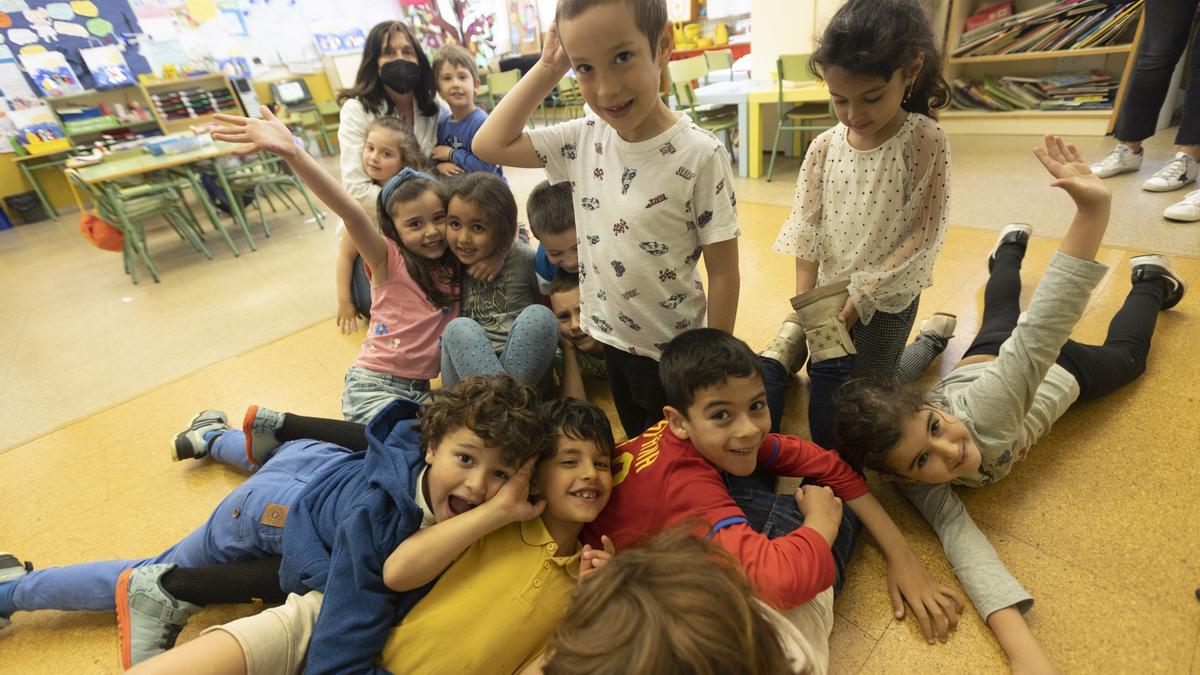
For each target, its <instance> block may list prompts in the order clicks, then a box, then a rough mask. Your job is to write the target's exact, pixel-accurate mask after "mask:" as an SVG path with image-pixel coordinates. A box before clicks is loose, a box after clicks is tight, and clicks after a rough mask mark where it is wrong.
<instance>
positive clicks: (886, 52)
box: [809, 0, 950, 117]
mask: <svg viewBox="0 0 1200 675" xmlns="http://www.w3.org/2000/svg"><path fill="white" fill-rule="evenodd" d="M931 26H932V23H931V22H930V20H929V14H928V13H927V12H926V11H925V6H924V4H923V3H922V2H921V1H920V0H849V2H847V3H846V4H844V5H842V7H841V9H839V10H838V11H837V13H836V14H834V15H833V18H832V19H830V21H829V25H828V26H826V27H825V33H824V34H823V35H822V36H821V41H820V44H819V45H818V47H817V51H815V52H813V55H812V58H811V59H810V60H809V69H810V70H812V72H813V74H814V75H816V76H817V77H821V71H822V70H825V69H828V68H830V67H832V66H837V67H838V68H842V69H845V70H847V71H849V72H851V73H855V74H857V75H871V76H875V77H879V78H882V79H884V80H890V79H891V78H892V74H893V73H895V72H896V69H897V68H901V69H903V68H907V67H908V66H909V64H911V63H913V62H914V61H916V59H917V56H918V55H919V54H924V55H925V62H924V63H923V64H922V66H921V71H920V72H919V73H918V74H917V78H916V80H914V81H913V86H912V91H911V92H909V96H908V98H907V99H906V100H905V101H904V103H903V104H902V107H903V108H904V109H905V110H907V111H909V112H915V113H921V114H922V115H928V116H930V117H932V116H933V111H934V110H935V109H937V108H944V107H946V105H947V104H948V103H949V102H950V86H949V85H948V84H946V79H945V78H944V77H942V57H941V52H940V51H939V50H938V47H937V44H936V43H935V42H934V38H933V30H932V27H931Z"/></svg>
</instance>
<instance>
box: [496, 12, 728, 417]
mask: <svg viewBox="0 0 1200 675" xmlns="http://www.w3.org/2000/svg"><path fill="white" fill-rule="evenodd" d="M560 36H561V40H562V41H561V43H560V42H559V39H560ZM670 53H671V31H670V26H669V24H668V22H667V11H666V4H665V2H664V0H559V3H558V13H557V17H556V25H555V26H552V27H551V28H550V30H549V31H548V32H547V33H546V41H545V44H544V45H543V49H542V58H541V60H540V61H538V63H537V64H536V65H535V66H534V67H533V68H532V69H531V70H530V71H529V73H528V74H526V75H525V76H524V77H522V78H521V81H520V82H519V83H518V84H517V86H516V87H515V88H514V89H513V90H512V91H511V92H509V93H508V95H506V96H505V97H504V99H503V100H502V101H501V102H500V104H499V105H498V106H497V107H496V109H495V110H493V111H492V113H491V115H490V116H489V117H488V120H487V122H485V123H484V125H483V127H481V128H480V130H479V132H478V133H477V134H476V135H475V140H474V143H473V149H474V151H475V154H476V155H477V156H479V157H481V158H483V159H484V160H485V161H489V162H493V163H496V164H501V165H504V166H520V167H529V168H533V167H539V166H541V167H545V169H546V173H547V174H548V176H549V178H550V181H551V182H554V183H558V182H562V181H569V182H570V183H571V185H572V193H573V197H574V210H575V226H576V230H577V232H578V234H579V280H580V303H581V310H582V311H581V314H582V318H583V327H584V330H585V331H587V333H588V334H590V335H591V336H592V337H594V338H596V339H597V340H599V341H600V342H602V343H604V345H605V361H606V362H607V367H608V381H609V385H610V387H611V388H612V394H613V401H614V403H615V404H616V407H617V413H618V415H619V416H620V418H621V425H622V426H623V427H624V429H625V433H626V435H627V436H628V437H630V438H633V437H634V436H637V435H638V434H640V433H641V432H642V431H644V430H645V429H647V428H648V427H650V426H651V425H652V424H654V423H656V422H658V421H659V420H660V419H662V408H663V404H664V397H663V391H662V386H661V385H660V384H659V381H658V358H659V355H660V354H661V352H662V348H663V347H664V346H665V345H666V344H667V342H669V341H670V340H671V338H673V337H675V336H676V335H678V334H679V333H681V332H683V331H685V330H687V329H689V328H696V327H700V326H704V325H708V326H712V327H714V328H720V329H722V330H725V331H728V332H732V331H733V324H734V318H735V317H736V315H737V301H738V290H739V289H738V284H739V277H738V256H737V237H738V235H739V234H740V231H739V229H738V225H737V215H736V213H735V210H734V206H735V199H734V195H733V184H732V180H733V172H732V171H731V169H730V166H729V158H728V156H727V155H726V154H725V149H724V147H723V146H722V145H721V143H720V141H718V140H717V138H716V137H715V136H713V135H712V134H711V133H709V132H707V131H705V130H703V129H701V128H700V127H698V126H697V125H696V124H695V123H694V122H693V121H692V120H691V118H689V117H688V116H687V115H682V114H680V113H675V112H672V111H671V110H670V109H668V108H667V106H666V105H665V104H664V103H663V101H662V99H661V98H660V97H659V82H660V78H661V76H662V69H663V67H664V66H665V65H666V63H667V60H668V59H669V57H670ZM570 68H574V70H575V75H576V77H577V78H578V80H579V88H580V91H581V93H582V94H583V97H584V99H585V100H586V101H587V103H588V105H589V106H590V107H591V109H592V110H593V111H594V113H593V114H591V115H589V116H587V117H586V118H584V119H579V120H573V121H570V122H565V123H562V124H557V125H553V126H551V127H547V128H542V129H533V130H529V131H526V130H525V123H526V120H528V119H529V116H530V115H531V114H532V113H533V111H534V110H536V108H537V106H538V105H539V104H540V103H541V101H542V100H543V99H544V98H545V97H546V95H548V94H549V93H550V91H551V90H552V89H553V88H554V86H555V85H557V84H558V82H559V81H560V80H561V79H562V78H563V76H564V75H566V73H567V70H568V69H570ZM701 257H703V258H704V262H705V268H706V269H707V271H708V294H709V297H708V298H706V297H705V292H704V285H703V284H702V283H701V281H700V278H699V273H698V270H697V263H698V262H699V261H700V258H701Z"/></svg>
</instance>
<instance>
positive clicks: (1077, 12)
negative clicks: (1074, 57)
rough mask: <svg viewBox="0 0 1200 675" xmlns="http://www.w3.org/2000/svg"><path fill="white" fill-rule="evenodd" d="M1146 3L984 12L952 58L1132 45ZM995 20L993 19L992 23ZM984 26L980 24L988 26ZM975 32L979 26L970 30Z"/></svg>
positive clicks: (1068, 1) (1066, 2)
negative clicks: (1014, 11) (1130, 43)
mask: <svg viewBox="0 0 1200 675" xmlns="http://www.w3.org/2000/svg"><path fill="white" fill-rule="evenodd" d="M1143 1H1144V0H1134V1H1133V2H1125V3H1121V4H1111V3H1109V2H1106V1H1105V0H1056V1H1052V2H1048V3H1046V4H1044V5H1039V6H1037V7H1033V8H1030V9H1027V10H1025V11H1023V12H1017V13H1015V14H1013V13H1012V6H1011V3H1000V4H999V5H993V6H991V7H985V8H984V9H983V10H981V11H980V12H978V13H976V14H975V15H973V16H972V17H971V18H969V19H968V20H967V30H966V32H964V33H963V35H962V38H961V39H960V40H959V43H958V47H957V48H955V50H954V52H953V53H952V54H951V56H954V57H968V56H994V55H1001V54H1021V53H1027V52H1049V51H1060V50H1072V49H1087V48H1090V47H1106V46H1109V45H1117V44H1128V43H1129V42H1130V41H1131V40H1132V38H1133V32H1134V29H1135V28H1136V26H1137V22H1138V19H1139V18H1140V17H1141V15H1142V4H1143ZM992 17H994V18H992ZM989 18H991V20H990V21H988V22H987V23H982V25H980V22H981V21H987V20H988V19H989ZM972 26H978V27H975V28H973V29H972V28H971V27H972Z"/></svg>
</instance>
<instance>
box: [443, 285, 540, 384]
mask: <svg viewBox="0 0 1200 675" xmlns="http://www.w3.org/2000/svg"><path fill="white" fill-rule="evenodd" d="M556 347H558V322H557V321H555V319H554V314H553V313H552V312H551V311H550V308H548V307H546V306H545V305H530V306H528V307H526V308H525V309H524V310H522V311H521V313H520V314H518V315H517V318H516V320H514V321H513V324H512V327H511V328H509V330H508V340H507V341H505V344H504V349H503V350H501V351H500V353H499V354H497V353H496V350H495V348H494V347H493V346H492V342H491V340H490V339H489V338H488V334H487V332H486V331H484V330H483V326H481V325H479V322H478V321H475V320H474V319H470V318H467V317H465V316H460V317H459V318H457V319H455V320H453V321H451V322H450V323H449V324H447V325H446V331H445V332H444V333H443V334H442V386H443V387H445V388H446V389H449V388H451V387H453V386H454V385H456V384H458V383H459V382H461V381H462V380H463V379H465V378H468V377H473V376H476V375H499V374H501V373H508V374H509V375H512V376H513V377H515V378H516V379H518V380H520V381H521V382H524V383H525V384H527V385H529V386H531V387H538V386H541V384H542V382H543V380H544V379H545V378H546V376H547V375H548V374H549V372H550V364H551V363H552V362H553V360H554V350H555V348H556Z"/></svg>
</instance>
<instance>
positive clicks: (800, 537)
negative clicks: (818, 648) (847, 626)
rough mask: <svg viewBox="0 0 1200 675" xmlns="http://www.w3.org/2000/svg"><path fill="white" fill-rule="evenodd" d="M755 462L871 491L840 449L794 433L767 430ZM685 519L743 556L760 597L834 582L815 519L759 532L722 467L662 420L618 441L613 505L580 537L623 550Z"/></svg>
mask: <svg viewBox="0 0 1200 675" xmlns="http://www.w3.org/2000/svg"><path fill="white" fill-rule="evenodd" d="M758 464H759V466H762V467H765V468H766V469H767V470H769V471H770V472H771V473H774V474H775V475H777V476H789V477H804V478H808V479H811V480H812V481H813V482H819V483H821V484H823V485H827V486H829V487H830V488H831V489H832V490H833V492H834V493H835V494H836V495H837V496H838V497H840V498H841V499H842V500H843V501H846V500H850V499H854V498H855V497H861V496H862V495H864V494H866V493H867V484H866V482H865V481H864V480H863V479H862V477H860V476H859V475H858V474H856V473H855V472H854V470H853V469H851V468H850V466H849V465H848V464H846V463H845V462H843V461H842V459H841V458H840V457H838V455H837V453H834V452H830V451H828V450H824V449H822V448H821V447H820V446H817V445H815V444H813V443H810V442H809V441H804V440H801V439H799V438H796V437H794V436H783V435H779V434H769V435H767V437H766V438H764V439H763V442H762V444H761V445H760V446H759V448H758ZM683 522H695V523H696V526H697V527H696V533H697V534H699V535H707V536H709V537H711V538H712V540H713V541H715V542H716V543H717V544H719V545H721V546H722V547H724V548H725V549H726V550H728V551H730V552H731V553H733V554H734V555H735V556H736V557H737V558H738V560H741V561H742V567H743V568H744V569H745V571H746V576H747V577H749V579H750V583H751V584H753V585H754V586H755V588H757V589H758V590H759V593H760V594H761V597H762V599H763V600H765V601H766V602H769V603H771V604H772V605H774V606H776V607H778V608H780V609H788V608H791V607H796V606H798V605H801V604H803V603H805V602H808V601H809V600H811V599H812V598H813V597H814V596H816V595H817V594H818V593H820V592H821V591H823V590H825V589H826V588H828V587H829V586H830V585H832V584H833V581H834V577H835V576H836V570H835V567H834V563H833V554H832V552H831V551H830V550H829V544H827V543H826V542H825V538H824V537H822V536H821V535H820V534H819V533H817V531H816V530H814V529H812V528H811V527H801V528H799V529H797V530H795V531H794V532H791V533H789V534H787V535H784V536H782V537H777V538H775V539H767V537H766V536H764V535H762V534H759V533H758V532H755V531H754V530H753V529H751V527H750V525H749V524H748V523H747V521H746V517H745V515H744V514H743V513H742V510H741V508H739V507H738V505H737V503H736V502H734V500H733V497H731V496H730V495H729V489H728V488H727V487H726V485H725V481H724V478H723V476H722V474H721V472H720V471H719V470H718V469H717V467H715V466H714V465H713V464H712V463H710V462H709V461H708V460H706V459H704V457H703V456H702V455H701V454H700V453H699V452H697V450H696V448H695V447H694V446H692V444H691V442H689V441H686V440H682V439H680V438H678V437H677V436H675V434H674V433H672V432H671V429H670V428H669V427H668V426H667V422H666V421H665V420H664V421H662V422H659V423H658V424H656V425H654V426H652V427H650V428H649V429H647V430H646V432H645V433H643V434H642V435H641V436H638V437H637V438H634V439H631V440H629V441H626V442H625V443H622V444H621V445H620V446H618V447H617V451H616V456H615V458H614V459H613V491H612V495H611V496H610V497H609V500H608V506H606V507H605V509H604V511H603V512H602V513H601V514H600V517H599V518H597V519H596V521H595V522H593V523H590V524H588V525H585V526H584V529H583V533H582V537H581V538H582V540H583V541H584V542H585V543H588V544H591V545H592V546H593V547H597V546H599V544H600V535H601V534H607V535H608V536H609V537H610V538H611V539H612V540H613V544H614V545H616V547H617V549H618V550H620V549H622V548H627V547H630V546H637V545H638V544H640V543H642V542H644V541H645V540H647V539H649V538H650V537H651V536H653V535H654V534H656V533H658V532H659V531H661V530H663V529H665V528H668V527H670V526H672V525H675V524H678V523H683Z"/></svg>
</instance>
